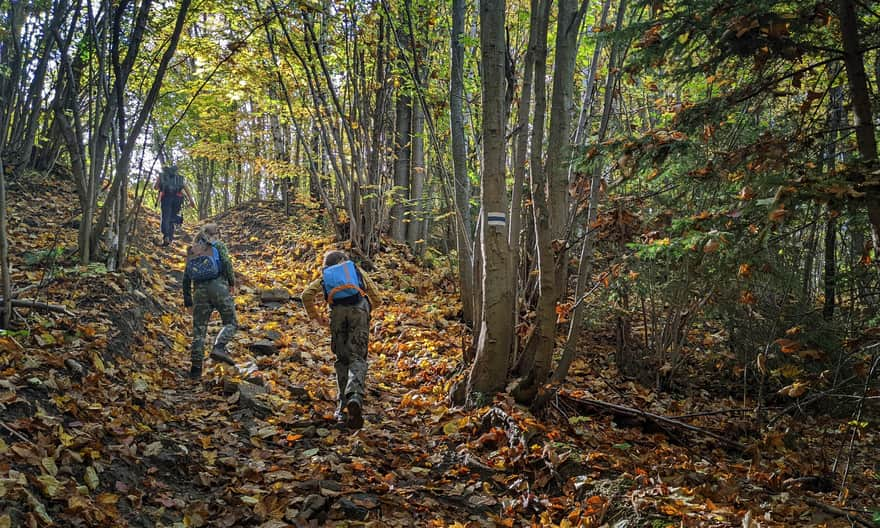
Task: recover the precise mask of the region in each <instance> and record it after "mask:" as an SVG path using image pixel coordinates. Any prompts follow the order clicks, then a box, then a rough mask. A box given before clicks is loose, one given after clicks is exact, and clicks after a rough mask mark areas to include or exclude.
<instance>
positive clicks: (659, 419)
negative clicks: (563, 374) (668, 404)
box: [559, 393, 746, 451]
mask: <svg viewBox="0 0 880 528" xmlns="http://www.w3.org/2000/svg"><path fill="white" fill-rule="evenodd" d="M559 396H560V397H562V398H564V399H566V400H568V401H570V402H572V403H578V404H581V405H586V406H589V407H593V408H596V409H601V410H604V411H610V412H611V413H613V414H616V415H622V416H626V417H634V416H637V417H641V418H644V419H646V420H650V421H652V422H654V423H656V424H657V425H659V426H664V425H665V426H670V427H674V428H676V429H682V430H685V431H690V432H692V433H697V434H701V435H704V436H708V437H710V438H714V439H715V440H718V441H720V442H722V443H724V444H727V445H728V446H730V447H733V448H736V449H738V450H740V451H745V450H746V446H744V445H743V444H741V443H739V442H737V441H736V440H731V439H729V438H726V437H724V436H722V435H720V434H718V433H714V432H712V431H709V430H707V429H703V428H701V427H697V426H695V425H691V424H689V423H685V422H682V421H680V420H676V419H674V418H669V417H668V416H663V415H660V414H654V413H651V412H648V411H643V410H641V409H637V408H635V407H628V406H626V405H620V404H617V403H611V402H606V401H602V400H594V399H592V398H576V397H574V396H571V395H568V394H564V393H559Z"/></svg>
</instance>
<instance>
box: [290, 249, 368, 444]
mask: <svg viewBox="0 0 880 528" xmlns="http://www.w3.org/2000/svg"><path fill="white" fill-rule="evenodd" d="M321 293H323V295H324V300H325V301H327V304H328V305H329V306H330V350H332V351H333V354H335V355H336V363H335V364H334V366H335V367H336V386H337V388H338V389H339V392H338V393H337V398H338V401H337V405H336V413H335V414H334V417H335V418H336V420H337V421H338V422H340V423H342V422H344V423H345V424H346V425H347V426H348V427H350V428H352V429H360V428H361V427H363V425H364V418H363V414H362V411H363V404H364V385H365V381H366V378H367V345H368V344H369V339H370V310H371V309H372V306H378V305H379V303H381V297H380V296H379V290H378V289H377V288H376V285H375V284H374V283H373V281H372V280H370V278H369V277H368V276H367V275H366V274H364V272H363V271H362V270H361V269H360V268H359V267H357V266H356V265H355V264H354V263H353V262H352V261H350V260H348V257H347V256H346V255H345V253H343V252H342V251H328V252H327V253H326V254H325V255H324V269H323V270H322V272H321V278H320V279H315V280H314V281H312V282H311V283H310V284H309V285H308V286H307V287H306V289H305V291H304V292H303V294H302V301H303V306H305V309H306V312H307V313H308V314H309V319H314V320H317V321H318V322H319V323H321V324H327V317H326V316H325V315H324V314H321V313H319V312H318V310H317V306H316V298H317V297H318V295H319V294H321ZM346 414H347V415H348V416H347V417H346Z"/></svg>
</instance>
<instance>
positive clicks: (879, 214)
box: [837, 0, 880, 265]
mask: <svg viewBox="0 0 880 528" xmlns="http://www.w3.org/2000/svg"><path fill="white" fill-rule="evenodd" d="M855 5H856V2H855V1H854V0H839V1H838V2H837V6H838V15H839V16H840V33H841V37H842V40H843V63H844V65H845V66H846V76H847V79H848V80H849V89H850V93H851V96H852V109H853V114H854V115H855V129H856V142H857V143H858V146H859V154H860V155H861V157H862V160H863V161H864V162H866V163H874V162H876V161H877V138H876V137H875V136H874V117H873V115H872V111H871V93H870V92H869V91H868V77H867V74H866V73H865V58H864V51H863V50H862V48H861V43H860V37H859V20H858V16H857V15H856V9H855ZM868 219H869V220H870V222H871V237H872V239H873V242H874V251H875V252H876V253H880V200H878V198H877V196H876V194H873V195H872V194H869V198H868ZM875 263H877V264H878V265H880V259H876V261H875Z"/></svg>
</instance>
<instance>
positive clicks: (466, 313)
mask: <svg viewBox="0 0 880 528" xmlns="http://www.w3.org/2000/svg"><path fill="white" fill-rule="evenodd" d="M464 15H465V3H464V0H452V33H451V39H450V41H451V48H452V65H451V66H450V72H449V73H450V80H449V128H450V135H451V141H452V173H453V178H452V180H453V204H454V209H453V212H454V218H453V220H454V225H455V247H456V249H457V253H458V276H459V278H460V280H461V305H462V317H463V319H464V320H465V322H467V323H471V324H473V322H474V303H473V293H474V273H473V246H471V238H472V233H473V231H472V226H471V221H470V217H471V213H470V209H471V208H470V194H471V186H470V178H468V174H467V141H466V139H465V135H464V114H463V112H462V100H463V99H464V45H463V44H462V43H461V38H462V37H463V36H464Z"/></svg>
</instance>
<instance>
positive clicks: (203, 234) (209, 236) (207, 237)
mask: <svg viewBox="0 0 880 528" xmlns="http://www.w3.org/2000/svg"><path fill="white" fill-rule="evenodd" d="M219 237H220V227H219V226H218V225H217V224H215V223H213V222H209V223H207V224H204V225H203V226H202V227H201V228H200V229H199V232H198V234H197V235H196V239H195V241H196V242H205V243H206V244H210V243H211V242H214V241H216V240H217V239H218V238H219Z"/></svg>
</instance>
